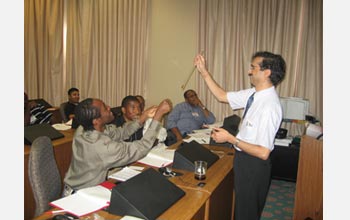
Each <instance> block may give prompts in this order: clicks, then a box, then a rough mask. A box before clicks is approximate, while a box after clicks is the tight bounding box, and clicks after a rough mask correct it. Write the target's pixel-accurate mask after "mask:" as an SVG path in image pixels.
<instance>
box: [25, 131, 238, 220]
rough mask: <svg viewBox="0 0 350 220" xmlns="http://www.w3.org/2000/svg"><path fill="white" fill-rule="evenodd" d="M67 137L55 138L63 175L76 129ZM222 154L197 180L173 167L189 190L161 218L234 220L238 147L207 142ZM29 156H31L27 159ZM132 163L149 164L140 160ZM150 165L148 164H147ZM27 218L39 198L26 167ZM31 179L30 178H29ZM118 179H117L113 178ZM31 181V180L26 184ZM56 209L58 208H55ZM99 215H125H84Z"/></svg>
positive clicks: (101, 213) (38, 219) (175, 179)
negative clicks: (234, 148)
mask: <svg viewBox="0 0 350 220" xmlns="http://www.w3.org/2000/svg"><path fill="white" fill-rule="evenodd" d="M62 133H64V135H65V137H64V138H62V139H58V140H54V141H53V145H54V150H55V157H56V161H57V164H58V167H59V170H60V174H61V177H62V181H63V177H64V174H65V172H66V171H67V170H68V167H69V164H70V159H71V155H72V149H71V145H72V139H73V134H74V130H68V131H62ZM180 144H181V142H177V143H175V144H173V145H172V146H170V147H169V148H172V149H176V148H177V147H178V146H179V145H180ZM203 146H204V147H207V148H208V149H210V150H211V151H212V152H213V153H216V154H217V155H218V156H219V160H218V161H216V162H215V163H214V164H213V165H212V166H211V167H210V168H209V169H208V170H207V174H206V179H205V180H201V181H199V180H196V179H195V178H194V173H193V172H190V171H186V170H178V169H173V170H174V171H176V172H179V173H182V174H183V175H181V176H175V177H171V178H168V180H169V181H171V182H173V183H174V184H175V185H177V186H178V187H179V188H181V189H182V190H184V191H185V192H186V195H185V196H184V197H182V198H181V199H180V200H178V201H177V202H176V203H175V204H173V205H172V206H171V207H170V208H169V209H167V210H166V211H165V212H164V213H163V214H162V215H160V216H159V217H158V218H157V219H159V220H194V219H195V220H217V219H220V220H226V219H227V220H231V219H233V211H234V209H233V207H234V190H233V159H234V150H233V149H230V148H226V147H219V146H212V145H203ZM29 149H30V147H29V146H25V169H27V164H28V154H29ZM26 158H27V160H26ZM131 165H137V166H146V165H144V164H140V163H137V162H135V163H132V164H131ZM146 167H147V166H146ZM24 175H25V219H32V218H33V215H34V209H35V201H34V199H33V194H32V191H31V188H30V185H29V181H28V172H27V171H25V174H24ZM26 179H27V180H26ZM111 181H115V180H111ZM26 182H27V184H26ZM199 182H205V185H204V186H198V183H199ZM53 210H54V209H53ZM94 214H95V215H99V216H102V217H104V218H105V219H121V218H122V216H117V215H113V214H110V213H108V211H106V210H100V211H98V212H96V213H93V214H90V215H86V216H83V217H81V218H80V219H83V220H84V219H86V220H87V219H91V218H92V215H94ZM52 217H53V216H52V215H51V214H49V213H44V214H42V215H40V216H38V217H36V218H34V219H35V220H44V219H51V218H52Z"/></svg>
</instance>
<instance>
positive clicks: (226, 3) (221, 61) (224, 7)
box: [196, 0, 323, 122]
mask: <svg viewBox="0 0 350 220" xmlns="http://www.w3.org/2000/svg"><path fill="white" fill-rule="evenodd" d="M199 7H200V8H199V10H200V13H199V14H200V18H199V43H198V51H204V55H205V58H206V60H207V67H208V70H209V72H210V73H211V74H212V76H213V78H214V79H215V80H216V82H217V83H218V84H219V85H220V86H222V87H223V89H224V90H226V91H235V90H241V89H246V88H249V87H250V83H249V77H248V75H247V73H248V69H249V65H250V61H251V56H252V55H253V54H254V53H255V52H256V51H265V50H266V51H270V52H273V53H277V54H281V55H282V57H283V58H284V59H285V61H286V64H287V71H286V78H285V79H284V81H283V82H282V83H281V84H280V85H278V86H277V91H278V93H279V95H280V96H281V97H289V96H294V97H301V98H305V99H308V100H309V101H310V110H309V112H310V113H311V115H314V116H315V117H316V118H317V119H318V120H320V121H321V122H322V120H323V109H322V106H323V102H322V96H323V94H322V91H323V88H322V83H323V70H322V65H323V63H322V45H323V42H322V31H323V30H322V0H307V1H305V0H283V1H281V0H200V1H199ZM196 89H197V91H198V94H199V96H200V97H204V98H205V102H206V103H207V106H208V107H209V109H210V110H211V111H213V113H214V114H215V115H216V117H217V120H223V118H224V117H226V116H228V115H231V114H233V112H232V109H231V108H230V107H229V106H228V105H227V104H221V103H218V101H217V100H215V97H214V96H213V95H212V94H211V93H210V91H209V90H208V88H207V86H206V85H205V82H204V80H203V79H201V78H200V76H199V75H198V76H197V77H196ZM235 113H237V114H242V111H238V112H235Z"/></svg>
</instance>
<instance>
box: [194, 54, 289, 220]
mask: <svg viewBox="0 0 350 220" xmlns="http://www.w3.org/2000/svg"><path fill="white" fill-rule="evenodd" d="M194 63H195V65H196V66H197V69H198V71H199V72H200V74H201V76H202V77H203V79H204V80H205V82H206V84H207V86H208V87H209V90H210V91H211V92H212V93H213V94H214V96H215V97H216V98H217V99H218V101H220V102H224V103H229V105H230V106H231V108H232V109H239V108H245V112H244V114H243V116H242V124H241V126H240V129H239V133H238V134H237V136H233V135H231V134H230V133H229V132H227V131H226V130H225V129H223V128H214V129H213V133H212V137H213V139H214V140H215V141H216V142H226V141H227V142H230V143H232V144H233V145H234V147H235V149H236V153H235V159H234V188H235V212H234V213H235V220H256V219H260V216H261V213H262V211H263V208H264V205H265V201H266V196H267V193H268V190H269V187H270V176H271V175H270V174H271V162H270V153H271V151H272V150H273V148H274V138H275V135H276V132H277V130H278V128H279V126H280V124H281V121H282V107H281V104H280V101H279V96H278V94H277V92H276V90H275V86H277V85H278V84H279V83H280V82H281V81H282V80H283V78H284V76H285V70H286V64H285V61H284V59H283V58H282V57H281V56H280V55H276V54H272V53H270V52H257V53H255V54H254V55H253V56H252V59H251V64H250V69H249V71H248V76H249V77H250V82H251V84H252V85H253V88H250V89H246V90H241V91H235V92H226V91H224V90H223V89H222V88H221V87H220V86H219V85H218V84H217V83H216V82H215V81H214V79H213V78H212V76H211V75H210V73H209V72H208V70H207V69H206V66H205V59H204V57H203V56H201V55H197V56H196V58H195V62H194Z"/></svg>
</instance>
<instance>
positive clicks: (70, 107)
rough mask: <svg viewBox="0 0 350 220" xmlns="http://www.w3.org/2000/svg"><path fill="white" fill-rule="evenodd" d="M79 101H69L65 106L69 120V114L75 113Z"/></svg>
mask: <svg viewBox="0 0 350 220" xmlns="http://www.w3.org/2000/svg"><path fill="white" fill-rule="evenodd" d="M77 105H78V103H71V102H67V105H66V107H65V108H64V114H65V115H66V117H67V119H68V120H69V115H71V114H74V111H75V107H77Z"/></svg>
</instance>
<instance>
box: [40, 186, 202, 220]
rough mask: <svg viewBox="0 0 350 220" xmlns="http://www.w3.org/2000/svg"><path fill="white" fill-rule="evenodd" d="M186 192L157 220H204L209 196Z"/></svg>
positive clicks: (42, 218)
mask: <svg viewBox="0 0 350 220" xmlns="http://www.w3.org/2000/svg"><path fill="white" fill-rule="evenodd" d="M183 190H184V191H185V192H186V195H185V196H183V197H182V198H181V199H180V200H178V201H177V202H176V203H175V204H173V205H172V206H171V208H169V209H168V210H166V211H165V212H164V213H163V214H162V215H160V216H159V217H158V218H157V219H158V220H192V219H193V220H195V219H204V218H205V217H204V215H205V204H206V201H207V200H208V198H209V194H208V193H205V192H201V191H197V190H191V189H183ZM96 213H97V214H98V215H100V216H102V217H104V218H105V219H106V220H107V219H108V220H109V219H121V218H122V216H117V215H113V214H110V213H108V212H107V211H102V210H101V211H98V212H96ZM91 216H93V214H90V215H86V216H82V217H80V219H82V220H88V219H91ZM52 217H53V215H52V214H48V213H44V214H43V215H40V216H39V217H37V218H35V219H34V220H45V219H50V218H52Z"/></svg>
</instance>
